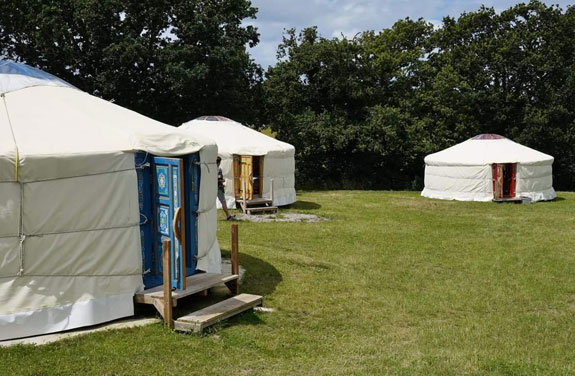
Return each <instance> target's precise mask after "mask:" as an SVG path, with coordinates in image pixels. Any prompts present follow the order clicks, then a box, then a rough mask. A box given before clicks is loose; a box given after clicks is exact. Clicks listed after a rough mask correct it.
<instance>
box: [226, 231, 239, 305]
mask: <svg viewBox="0 0 575 376" xmlns="http://www.w3.org/2000/svg"><path fill="white" fill-rule="evenodd" d="M238 248H239V245H238V224H237V223H233V224H232V275H239V274H240V265H239V260H238V253H239V250H238ZM226 286H228V288H229V289H230V291H231V292H232V294H234V295H238V294H239V293H240V284H239V283H238V279H234V280H233V281H229V282H226Z"/></svg>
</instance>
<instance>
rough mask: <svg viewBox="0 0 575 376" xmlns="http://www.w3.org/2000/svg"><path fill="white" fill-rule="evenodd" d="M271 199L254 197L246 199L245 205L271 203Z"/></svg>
mask: <svg viewBox="0 0 575 376" xmlns="http://www.w3.org/2000/svg"><path fill="white" fill-rule="evenodd" d="M271 203H272V200H270V199H269V198H254V199H251V200H246V205H247V206H250V205H260V204H271Z"/></svg>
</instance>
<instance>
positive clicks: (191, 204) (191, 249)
mask: <svg viewBox="0 0 575 376" xmlns="http://www.w3.org/2000/svg"><path fill="white" fill-rule="evenodd" d="M184 162H185V165H186V174H185V184H186V194H185V197H186V221H187V222H186V260H187V265H186V270H187V274H188V275H192V274H194V273H195V272H196V267H197V257H198V209H199V202H200V178H201V168H200V156H199V153H195V154H190V155H188V156H186V158H185V159H184ZM213 168H215V166H214V167H213Z"/></svg>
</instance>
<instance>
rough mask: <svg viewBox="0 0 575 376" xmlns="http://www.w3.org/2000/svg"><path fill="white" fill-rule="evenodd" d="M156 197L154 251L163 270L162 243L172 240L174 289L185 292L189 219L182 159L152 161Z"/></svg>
mask: <svg viewBox="0 0 575 376" xmlns="http://www.w3.org/2000/svg"><path fill="white" fill-rule="evenodd" d="M153 162H154V163H153V170H152V171H153V177H154V197H153V201H152V205H153V207H154V209H155V214H156V215H155V218H156V224H157V225H156V226H155V229H154V231H156V236H155V240H156V241H155V244H154V245H155V249H156V252H155V253H156V255H155V256H156V258H157V262H158V265H159V274H160V275H161V274H162V272H163V270H162V262H161V259H162V242H163V241H164V240H165V239H170V246H171V247H170V253H171V255H170V256H171V259H172V265H171V269H172V270H171V272H172V287H174V288H178V289H183V288H185V279H186V271H185V265H186V260H185V257H186V255H185V252H184V250H185V247H186V239H185V234H186V231H185V228H186V216H185V210H182V208H185V205H184V201H185V199H184V177H183V175H184V169H183V160H182V159H180V158H164V157H153Z"/></svg>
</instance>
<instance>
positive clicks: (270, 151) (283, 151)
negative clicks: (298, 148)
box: [180, 116, 296, 208]
mask: <svg viewBox="0 0 575 376" xmlns="http://www.w3.org/2000/svg"><path fill="white" fill-rule="evenodd" d="M180 128H181V129H185V130H186V131H189V132H191V133H192V134H194V135H195V134H204V135H206V136H208V137H210V138H211V139H213V140H215V141H216V143H217V145H218V155H219V156H220V157H221V158H222V161H221V164H220V167H221V169H222V172H223V175H224V179H225V181H226V183H225V193H226V204H227V206H228V207H229V208H235V207H236V200H239V199H240V197H243V191H244V187H245V191H246V195H248V196H249V197H248V199H252V198H258V197H259V198H273V205H275V206H282V205H289V204H292V203H294V202H295V201H296V192H295V177H294V173H295V159H294V154H295V148H294V147H293V146H292V145H290V144H288V143H285V142H282V141H279V140H276V139H275V138H273V137H269V136H266V135H265V134H263V133H260V132H258V131H255V130H253V129H251V128H248V127H246V126H244V125H242V124H240V123H238V122H236V121H233V120H230V119H228V118H226V117H223V116H202V117H199V118H197V119H194V120H192V121H189V122H187V123H184V124H182V125H181V126H180ZM272 182H273V192H272ZM218 206H219V202H218Z"/></svg>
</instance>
